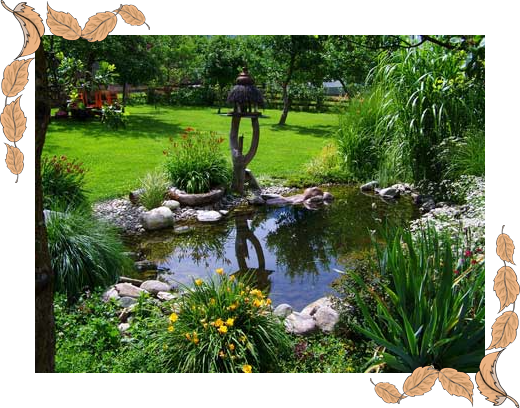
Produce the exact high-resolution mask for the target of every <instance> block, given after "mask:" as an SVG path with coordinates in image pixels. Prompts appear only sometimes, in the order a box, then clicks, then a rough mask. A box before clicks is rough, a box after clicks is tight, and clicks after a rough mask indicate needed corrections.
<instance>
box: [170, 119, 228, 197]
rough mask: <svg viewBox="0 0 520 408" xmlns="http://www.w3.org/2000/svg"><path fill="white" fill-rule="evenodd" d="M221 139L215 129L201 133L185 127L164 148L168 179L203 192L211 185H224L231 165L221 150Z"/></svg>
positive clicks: (222, 139)
mask: <svg viewBox="0 0 520 408" xmlns="http://www.w3.org/2000/svg"><path fill="white" fill-rule="evenodd" d="M172 140H173V139H172ZM223 141H224V138H222V137H217V134H215V133H214V132H210V133H209V134H204V133H202V132H197V131H195V130H194V129H192V128H187V129H186V130H185V132H184V133H183V134H182V135H181V138H180V140H177V141H172V144H171V148H170V150H169V151H167V152H166V155H167V161H166V173H167V175H168V177H169V179H170V181H171V182H172V183H173V184H174V185H175V186H176V187H177V188H180V189H181V190H185V191H186V192H188V193H205V192H208V191H209V190H210V189H211V188H212V187H215V186H218V185H227V184H228V183H229V182H230V180H231V166H230V163H229V161H228V160H227V159H226V157H225V156H224V155H223V153H222V152H221V150H220V146H219V145H220V144H221V143H222V142H223Z"/></svg>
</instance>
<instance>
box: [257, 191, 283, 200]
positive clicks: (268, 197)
mask: <svg viewBox="0 0 520 408" xmlns="http://www.w3.org/2000/svg"><path fill="white" fill-rule="evenodd" d="M261 197H262V198H263V199H264V200H266V201H267V200H272V199H274V198H281V197H282V196H281V195H280V194H270V193H265V194H261Z"/></svg>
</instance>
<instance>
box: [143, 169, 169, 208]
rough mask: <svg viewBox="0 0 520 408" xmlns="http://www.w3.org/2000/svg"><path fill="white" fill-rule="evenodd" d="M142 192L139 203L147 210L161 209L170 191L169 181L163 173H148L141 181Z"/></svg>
mask: <svg viewBox="0 0 520 408" xmlns="http://www.w3.org/2000/svg"><path fill="white" fill-rule="evenodd" d="M140 182H141V188H142V190H143V191H142V192H141V194H140V195H139V202H140V203H141V204H142V205H143V206H144V207H145V208H146V209H147V210H151V209H152V208H157V207H160V206H161V204H162V203H163V201H164V197H165V195H166V191H167V190H168V180H167V179H166V175H165V174H164V173H163V172H160V171H155V172H152V173H147V174H146V176H144V177H143V178H142V179H140Z"/></svg>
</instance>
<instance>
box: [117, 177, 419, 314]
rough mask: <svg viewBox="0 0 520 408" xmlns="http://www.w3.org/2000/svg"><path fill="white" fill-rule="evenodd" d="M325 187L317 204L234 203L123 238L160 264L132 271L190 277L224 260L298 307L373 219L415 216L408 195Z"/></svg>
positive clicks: (377, 222) (331, 275)
mask: <svg viewBox="0 0 520 408" xmlns="http://www.w3.org/2000/svg"><path fill="white" fill-rule="evenodd" d="M327 190H329V191H330V192H331V193H332V194H333V195H334V197H335V199H334V201H333V202H332V203H331V204H329V205H327V206H323V207H321V208H319V209H317V210H309V209H307V208H305V207H303V206H286V207H262V206H261V207H253V206H247V207H244V208H242V207H239V208H236V209H235V210H234V211H232V212H230V213H229V215H227V216H226V217H224V218H223V219H222V220H221V221H219V222H217V223H214V224H201V223H186V224H180V223H178V224H177V225H176V227H179V226H185V228H176V229H177V232H173V231H171V230H170V231H168V232H164V231H162V232H155V233H146V234H143V235H141V236H139V237H138V238H135V237H134V238H129V239H128V241H127V244H128V246H129V247H130V248H131V249H132V250H133V251H135V252H137V253H138V254H139V255H140V256H142V257H144V258H146V259H148V260H150V261H154V262H156V263H157V264H158V265H159V271H150V272H144V273H139V274H138V275H136V276H135V277H139V278H141V279H143V278H146V279H150V278H154V277H156V276H155V275H161V276H159V278H160V279H161V280H165V281H168V282H171V283H173V284H175V283H179V282H180V283H183V284H191V282H192V279H196V278H207V277H208V276H210V275H212V274H214V273H215V269H216V268H223V269H224V271H225V272H226V273H227V274H235V275H237V276H240V275H244V274H252V278H253V279H255V280H256V285H257V286H258V287H259V288H261V289H262V290H264V291H266V292H268V293H269V297H270V298H271V299H272V301H273V305H274V306H276V305H278V304H280V303H288V304H290V305H291V306H292V307H293V308H294V309H296V310H300V309H302V308H303V307H305V306H306V305H307V304H309V303H311V302H313V301H315V300H316V299H318V298H320V297H322V296H325V295H327V294H330V293H334V292H333V289H332V288H331V283H332V282H333V281H334V280H336V279H337V278H338V277H339V274H338V272H337V271H338V270H339V271H343V270H345V269H346V268H348V267H349V265H352V262H353V261H354V260H356V259H359V258H360V257H366V256H367V254H368V250H369V249H370V247H371V245H372V235H373V234H374V233H376V231H377V229H378V228H379V227H381V226H382V225H384V224H385V223H386V222H390V223H392V224H394V225H395V224H396V225H407V224H409V222H410V221H411V220H412V219H415V218H417V217H418V216H419V213H418V210H417V208H416V207H415V205H414V204H413V203H412V201H411V199H410V197H409V196H404V197H401V198H400V199H399V200H397V201H392V202H389V201H383V200H382V199H381V198H380V197H379V196H377V195H371V194H364V193H362V192H360V191H359V189H358V188H355V187H327ZM136 274H137V273H136Z"/></svg>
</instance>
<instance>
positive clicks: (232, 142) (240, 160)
mask: <svg viewBox="0 0 520 408" xmlns="http://www.w3.org/2000/svg"><path fill="white" fill-rule="evenodd" d="M240 119H241V118H240V116H233V119H232V120H231V131H230V133H229V147H230V149H231V160H232V161H233V182H232V184H231V189H232V190H233V191H235V192H236V193H238V194H240V195H244V184H245V181H246V167H247V165H248V164H249V163H251V160H253V157H254V156H255V154H256V151H257V150H258V145H259V143H260V126H259V124H258V118H257V117H253V118H251V125H252V127H253V139H252V140H251V146H250V148H249V151H248V152H247V154H244V152H243V139H242V138H239V137H238V131H239V129H240ZM257 186H258V183H257Z"/></svg>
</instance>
